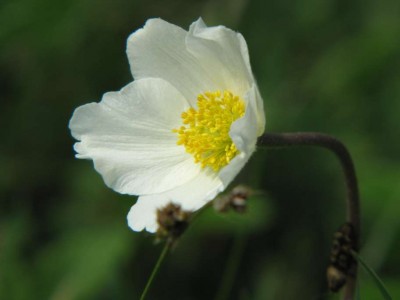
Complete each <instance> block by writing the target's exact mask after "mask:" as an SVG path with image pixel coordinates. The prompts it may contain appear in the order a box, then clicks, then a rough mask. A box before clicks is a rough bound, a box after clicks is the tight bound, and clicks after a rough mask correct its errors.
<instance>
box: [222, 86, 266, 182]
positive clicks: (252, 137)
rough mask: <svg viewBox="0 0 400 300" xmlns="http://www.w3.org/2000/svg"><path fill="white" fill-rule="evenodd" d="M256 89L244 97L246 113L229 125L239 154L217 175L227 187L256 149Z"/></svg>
mask: <svg viewBox="0 0 400 300" xmlns="http://www.w3.org/2000/svg"><path fill="white" fill-rule="evenodd" d="M256 97H257V87H256V86H255V85H253V87H252V88H251V89H250V90H249V91H248V92H247V94H246V95H245V101H246V103H247V107H246V113H245V115H244V116H243V118H240V119H238V120H237V121H235V122H233V123H232V125H231V130H230V132H229V135H230V136H231V138H232V141H233V142H234V143H235V145H236V147H237V148H238V150H239V151H240V153H239V154H238V155H237V156H236V157H235V158H234V159H232V161H231V162H230V163H229V165H227V166H226V167H224V168H223V169H222V170H221V171H220V172H219V174H218V176H219V178H220V179H221V181H222V182H223V184H224V186H225V187H227V186H228V185H229V183H231V181H232V180H233V179H234V178H235V177H236V175H237V174H238V173H239V172H240V170H241V169H242V168H243V167H244V165H245V164H246V163H247V161H248V160H249V158H250V156H251V155H252V154H253V152H254V151H255V148H256V143H257V137H258V134H257V133H258V132H257V130H258V127H259V121H258V118H257V113H258V112H257V98H256Z"/></svg>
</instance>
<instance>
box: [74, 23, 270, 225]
mask: <svg viewBox="0 0 400 300" xmlns="http://www.w3.org/2000/svg"><path fill="white" fill-rule="evenodd" d="M127 54H128V58H129V63H130V67H131V71H132V74H133V77H134V79H135V80H134V81H133V82H131V83H129V84H128V85H127V86H125V87H124V88H122V90H121V91H119V92H109V93H106V94H104V96H103V98H102V100H101V101H100V102H99V103H89V104H86V105H83V106H81V107H78V108H77V109H76V110H75V112H74V114H73V116H72V118H71V121H70V124H69V127H70V129H71V132H72V135H73V137H74V138H75V139H77V140H78V141H79V142H77V143H76V144H75V150H76V152H77V155H76V157H78V158H85V159H92V160H93V162H94V167H95V169H96V170H97V171H98V172H99V173H100V174H101V175H102V177H103V179H104V181H105V183H106V184H107V186H109V187H110V188H112V189H114V190H115V191H117V192H119V193H122V194H129V195H138V196H139V198H138V200H137V202H136V204H135V205H134V206H133V207H132V208H131V210H130V212H129V214H128V224H129V226H130V227H131V228H132V229H133V230H135V231H140V230H143V229H146V230H147V231H150V232H154V231H156V230H157V222H156V210H157V209H158V208H161V207H163V206H165V205H167V204H168V203H169V202H174V203H176V204H180V205H181V206H182V208H183V209H185V210H190V211H194V210H197V209H199V208H201V207H202V206H203V205H204V204H206V203H207V202H208V201H210V200H212V199H213V198H214V197H215V196H216V195H217V194H218V193H219V192H221V191H223V190H224V189H225V188H226V187H227V186H228V184H229V183H230V182H231V181H232V180H233V178H234V177H235V176H236V175H237V174H238V172H239V171H240V170H241V169H242V167H243V166H244V165H245V163H246V162H247V161H248V159H249V157H250V156H251V154H252V153H253V152H254V150H255V145H256V141H257V137H258V136H260V135H261V134H262V133H263V131H264V124H265V119H264V109H263V101H262V99H261V96H260V94H259V91H258V88H257V85H256V82H255V80H254V78H253V74H252V71H251V67H250V63H249V55H248V50H247V45H246V42H245V40H244V38H243V37H242V35H241V34H239V33H236V32H234V31H232V30H230V29H228V28H226V27H224V26H217V27H207V26H206V25H205V24H204V23H203V21H202V20H201V19H199V20H197V21H196V22H194V23H193V24H192V25H191V26H190V29H189V31H188V32H187V31H185V30H183V29H182V28H180V27H177V26H175V25H173V24H170V23H168V22H165V21H163V20H161V19H151V20H148V21H147V23H146V25H145V26H144V28H142V29H139V30H137V31H136V32H134V33H133V34H132V35H131V36H130V37H129V39H128V44H127Z"/></svg>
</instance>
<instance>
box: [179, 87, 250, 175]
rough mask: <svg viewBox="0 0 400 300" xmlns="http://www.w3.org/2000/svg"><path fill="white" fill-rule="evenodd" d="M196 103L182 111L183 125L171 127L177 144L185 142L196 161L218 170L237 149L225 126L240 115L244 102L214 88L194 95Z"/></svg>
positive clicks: (243, 110) (227, 127)
mask: <svg viewBox="0 0 400 300" xmlns="http://www.w3.org/2000/svg"><path fill="white" fill-rule="evenodd" d="M197 107H198V109H197V110H196V109H194V108H189V109H188V110H187V111H185V112H183V113H182V115H181V117H182V120H183V122H182V123H183V126H181V127H180V128H178V129H173V130H172V131H173V132H175V133H177V134H178V141H177V144H178V145H183V146H185V148H186V152H188V153H190V154H192V155H193V157H194V160H195V162H196V163H200V164H201V166H202V168H205V167H210V168H211V169H213V170H214V171H216V172H218V171H219V170H220V169H221V168H223V167H224V166H226V165H227V164H229V162H230V161H231V160H232V159H233V158H234V157H235V156H236V155H237V154H238V153H239V150H238V149H237V148H236V146H235V144H234V143H233V141H232V139H231V137H230V136H229V130H230V128H231V125H232V123H233V122H234V121H236V120H237V119H239V118H241V117H243V116H244V113H245V110H246V108H245V104H244V102H243V100H242V99H240V98H239V97H238V96H235V95H233V94H232V93H231V92H229V91H224V92H220V91H216V92H206V93H204V94H200V95H198V96H197Z"/></svg>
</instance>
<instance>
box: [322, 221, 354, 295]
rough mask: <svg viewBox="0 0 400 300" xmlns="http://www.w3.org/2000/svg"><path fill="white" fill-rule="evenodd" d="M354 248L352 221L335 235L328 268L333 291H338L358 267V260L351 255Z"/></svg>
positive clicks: (328, 277)
mask: <svg viewBox="0 0 400 300" xmlns="http://www.w3.org/2000/svg"><path fill="white" fill-rule="evenodd" d="M352 250H354V229H353V226H352V225H351V224H350V223H345V224H343V225H342V226H341V227H340V228H339V230H337V231H336V232H335V233H334V235H333V243H332V249H331V255H330V264H329V266H328V269H327V279H328V286H329V289H330V290H331V291H332V292H337V291H339V290H340V288H341V287H342V286H343V285H344V284H345V283H346V277H347V276H351V275H352V274H353V272H354V270H355V267H356V264H357V263H356V261H355V259H354V258H353V256H352V255H351V251H352Z"/></svg>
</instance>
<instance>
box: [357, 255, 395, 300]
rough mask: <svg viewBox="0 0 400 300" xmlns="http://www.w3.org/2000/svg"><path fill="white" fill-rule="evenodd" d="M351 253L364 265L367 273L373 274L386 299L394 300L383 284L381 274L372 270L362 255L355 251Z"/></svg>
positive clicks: (372, 276)
mask: <svg viewBox="0 0 400 300" xmlns="http://www.w3.org/2000/svg"><path fill="white" fill-rule="evenodd" d="M351 254H352V255H353V257H354V258H355V259H356V260H357V261H358V262H359V263H360V264H361V265H362V266H363V268H364V269H365V271H367V273H368V274H369V275H370V276H371V278H372V279H373V281H374V283H375V285H376V286H377V288H378V289H379V291H380V292H381V294H382V296H383V298H384V299H385V300H392V297H391V296H390V295H389V292H388V291H387V289H386V287H385V285H384V284H383V281H382V280H381V279H380V278H379V276H378V275H377V274H376V273H375V271H374V270H372V269H371V268H370V267H368V265H367V264H366V263H365V262H364V261H363V260H362V259H361V257H360V256H359V255H358V254H357V253H356V252H355V251H351Z"/></svg>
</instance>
